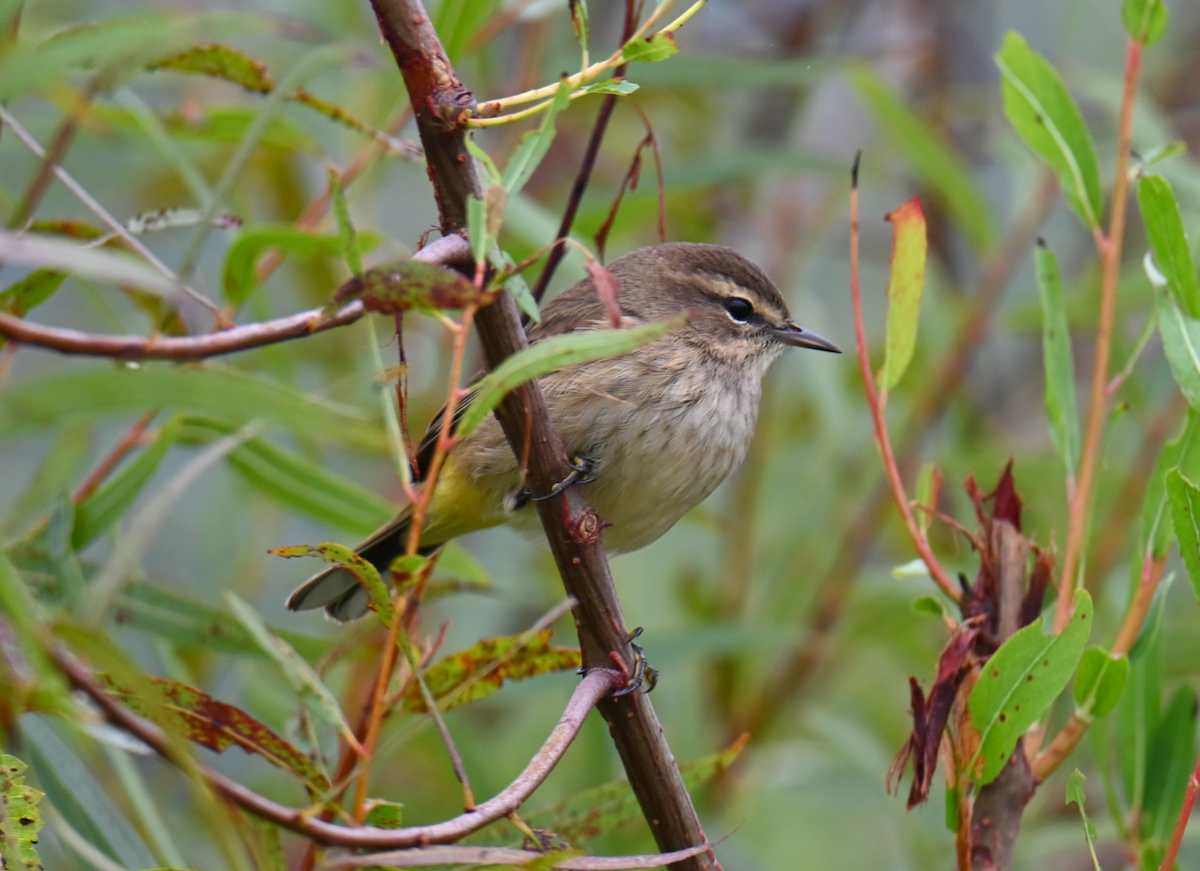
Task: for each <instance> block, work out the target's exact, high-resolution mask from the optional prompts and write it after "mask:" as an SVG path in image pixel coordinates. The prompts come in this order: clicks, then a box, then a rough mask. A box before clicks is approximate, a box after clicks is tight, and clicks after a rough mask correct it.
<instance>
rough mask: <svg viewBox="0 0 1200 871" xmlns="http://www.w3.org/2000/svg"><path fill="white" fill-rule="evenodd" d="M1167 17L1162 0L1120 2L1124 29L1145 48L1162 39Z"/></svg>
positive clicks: (1127, 0) (1165, 5)
mask: <svg viewBox="0 0 1200 871" xmlns="http://www.w3.org/2000/svg"><path fill="white" fill-rule="evenodd" d="M1168 18H1170V15H1169V13H1168V12H1167V4H1165V3H1163V2H1162V0H1124V2H1123V3H1122V4H1121V21H1122V22H1124V24H1125V29H1126V30H1127V31H1129V35H1130V36H1132V37H1133V38H1134V39H1135V40H1137V41H1138V42H1140V43H1141V44H1142V45H1143V46H1144V47H1146V48H1149V47H1150V46H1152V45H1154V43H1156V42H1158V41H1159V40H1160V39H1162V35H1163V33H1164V32H1165V31H1166V29H1167V20H1168Z"/></svg>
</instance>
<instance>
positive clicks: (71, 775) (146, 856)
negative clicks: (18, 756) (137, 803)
mask: <svg viewBox="0 0 1200 871" xmlns="http://www.w3.org/2000/svg"><path fill="white" fill-rule="evenodd" d="M19 723H20V728H21V734H22V736H23V737H24V739H25V741H24V746H25V747H26V748H27V749H26V751H25V752H27V753H28V759H29V764H30V766H31V767H32V768H33V770H34V771H35V772H36V773H37V778H38V784H39V785H40V786H41V787H42V789H44V790H45V791H46V799H47V801H48V802H49V803H50V805H51V806H53V808H54V809H55V810H56V811H58V812H59V813H60V814H62V815H63V817H65V818H66V820H67V822H68V823H70V824H71V827H72V828H73V829H75V831H76V832H78V833H79V834H80V835H82V836H83V837H84V838H85V839H86V840H87V841H88V842H89V843H90V844H91V845H92V846H94V847H95V848H96V849H98V850H99V851H100V852H102V853H104V854H105V855H106V856H108V858H110V859H112V860H113V861H114V862H116V863H118V864H119V865H121V866H122V867H124V868H153V867H154V866H155V864H156V863H155V862H154V859H153V858H152V857H151V854H150V849H149V848H148V847H147V846H146V844H145V842H144V841H143V840H142V839H141V837H140V836H139V835H138V833H137V831H136V830H135V829H134V828H133V826H131V825H130V824H129V821H128V820H127V819H125V817H124V816H123V815H122V814H121V812H120V810H119V809H118V808H119V806H118V805H117V804H116V803H115V802H114V801H113V800H112V798H110V797H109V795H108V793H107V792H105V791H104V788H103V787H102V786H101V785H100V783H99V782H98V781H97V780H96V779H95V777H93V776H92V773H91V771H89V770H88V767H87V766H86V765H85V764H84V762H83V760H82V759H80V758H79V756H78V755H77V754H76V753H75V751H74V750H73V749H72V748H71V746H70V745H69V744H67V742H66V741H64V740H63V739H62V738H61V737H60V736H59V734H58V732H57V731H56V730H55V728H54V727H53V726H52V725H51V722H50V721H49V720H47V719H46V718H45V717H43V716H41V715H38V714H23V715H22V716H21V718H20V720H19Z"/></svg>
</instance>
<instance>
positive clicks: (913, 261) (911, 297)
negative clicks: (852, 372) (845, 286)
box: [878, 197, 929, 399]
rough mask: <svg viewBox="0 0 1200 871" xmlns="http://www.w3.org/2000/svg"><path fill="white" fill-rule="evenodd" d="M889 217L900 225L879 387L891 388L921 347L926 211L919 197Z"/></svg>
mask: <svg viewBox="0 0 1200 871" xmlns="http://www.w3.org/2000/svg"><path fill="white" fill-rule="evenodd" d="M887 219H888V220H889V221H891V222H892V224H893V225H894V226H895V228H896V237H895V241H894V242H893V243H892V273H891V277H890V278H889V279H888V288H887V297H888V314H887V340H886V345H885V348H884V356H883V367H882V368H881V369H880V371H879V375H878V380H879V389H880V391H881V393H882V394H883V395H884V398H885V399H886V396H887V391H888V390H890V389H891V388H893V387H895V386H896V385H897V384H899V383H900V379H901V378H902V377H904V372H905V370H906V369H908V364H909V363H911V362H912V356H913V351H914V350H915V349H916V347H917V324H918V321H919V320H920V317H921V294H922V292H923V290H924V287H925V257H926V253H927V250H928V244H929V243H928V239H927V238H926V235H925V211H924V209H922V208H921V201H920V200H918V199H917V198H916V197H913V198H912V199H911V200H909V201H908V202H906V203H905V204H904V205H902V206H900V207H899V208H898V209H894V210H893V211H891V212H890V213H889V214H888V216H887Z"/></svg>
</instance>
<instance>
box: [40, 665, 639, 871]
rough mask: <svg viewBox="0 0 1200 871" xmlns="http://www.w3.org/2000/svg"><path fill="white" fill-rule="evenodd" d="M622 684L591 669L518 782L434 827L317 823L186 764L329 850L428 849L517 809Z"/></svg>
mask: <svg viewBox="0 0 1200 871" xmlns="http://www.w3.org/2000/svg"><path fill="white" fill-rule="evenodd" d="M49 652H50V655H51V656H52V657H53V659H54V661H55V663H56V664H57V665H58V667H59V669H61V670H62V672H63V673H64V674H65V675H66V676H67V678H68V679H69V680H70V681H71V683H72V684H74V685H75V686H76V687H77V688H79V689H81V690H82V691H83V692H84V693H86V694H87V695H88V696H89V697H90V698H91V699H92V701H94V702H95V703H96V704H97V705H98V706H99V707H100V709H101V710H102V711H103V712H104V715H105V716H106V717H107V718H108V719H109V721H111V722H112V723H115V724H116V725H118V726H120V727H121V728H123V729H125V730H127V731H128V732H129V733H130V734H132V735H134V736H135V737H137V738H139V739H141V740H142V741H144V742H145V743H146V744H148V745H150V746H151V747H152V748H154V750H155V752H157V753H159V754H160V755H162V756H163V757H165V758H167V759H170V760H171V761H173V762H181V760H180V759H179V756H178V750H177V748H176V747H175V744H174V740H173V739H172V738H171V737H170V736H168V735H167V734H166V733H165V732H164V731H163V730H162V729H160V728H159V727H158V726H156V725H154V724H153V723H151V722H149V721H147V720H143V719H142V718H141V717H139V716H137V715H136V714H134V713H133V712H132V711H130V710H129V709H128V708H126V707H124V706H123V705H122V704H121V703H120V702H119V701H117V700H116V699H115V698H114V697H113V696H111V695H109V694H108V693H106V692H105V691H104V690H103V689H102V688H101V687H100V685H99V684H98V683H97V682H96V679H95V677H94V676H93V675H92V673H91V671H90V670H89V669H88V667H87V666H85V665H84V664H83V663H81V662H79V661H78V660H77V659H75V658H74V657H73V656H72V655H71V654H69V653H67V652H65V651H64V650H62V649H61V648H51V649H50V651H49ZM620 683H621V675H620V674H619V673H618V672H616V671H613V670H611V669H594V670H592V671H591V672H589V673H588V674H587V676H586V677H585V678H584V679H583V680H582V681H581V682H580V684H579V686H578V687H576V688H575V692H574V693H573V694H572V695H571V700H570V701H569V702H568V703H567V707H566V709H565V710H564V711H563V714H562V717H561V718H559V721H558V725H556V726H555V727H554V731H553V732H551V733H550V737H549V738H547V739H546V742H545V743H544V744H543V745H542V747H541V749H540V750H538V752H537V754H536V755H535V756H534V757H533V759H532V760H530V762H529V765H527V766H526V768H525V770H524V771H523V772H521V774H520V776H519V777H517V779H516V780H514V781H513V782H512V783H511V784H509V785H508V787H507V788H506V789H504V790H503V791H502V792H500V793H498V794H497V795H496V796H495V797H493V798H491V799H489V800H487V801H485V802H483V803H482V804H480V805H479V806H478V807H477V808H476V809H475V810H473V811H471V812H469V813H465V814H460V815H459V816H457V817H454V818H453V819H450V820H446V821H445V822H441V823H435V824H433V825H430V826H412V827H409V828H404V829H379V828H375V827H373V826H356V827H354V828H348V827H346V826H339V825H335V824H334V823H329V822H325V821H324V820H320V819H316V818H315V817H313V816H312V815H311V814H310V813H309V811H308V810H307V809H297V808H291V807H287V806H286V805H282V804H278V803H276V802H273V801H271V800H270V799H268V798H264V797H263V796H261V795H259V794H258V793H256V792H253V791H251V790H249V789H247V788H246V787H244V786H242V785H241V784H240V783H236V782H235V781H232V780H230V779H228V778H227V777H225V776H224V775H222V774H219V773H217V772H215V771H213V770H211V769H209V768H206V767H204V766H202V765H197V764H196V763H195V762H194V761H191V760H188V761H186V762H185V763H184V764H185V765H186V767H187V768H189V769H190V770H194V771H196V772H198V773H199V774H200V775H201V776H202V777H203V778H204V779H205V780H206V781H208V783H209V785H210V786H212V788H213V789H215V790H216V791H217V792H218V793H219V794H220V795H221V796H223V797H224V798H225V799H227V800H229V801H231V802H233V803H234V804H236V805H238V806H239V807H241V808H242V809H244V810H247V811H249V812H250V813H252V814H255V815H256V816H259V817H262V818H263V819H265V820H269V821H270V822H272V823H275V824H276V825H278V826H282V827H284V828H286V829H290V830H291V831H293V832H297V833H299V834H302V835H306V836H307V837H309V838H312V839H313V840H314V841H318V842H319V843H322V844H325V845H327V846H337V847H353V848H357V849H371V850H394V849H399V848H403V847H421V846H425V845H427V844H445V843H450V842H453V841H457V840H459V839H460V838H463V837H466V836H467V835H469V834H471V833H472V832H477V831H479V830H480V829H482V828H483V827H484V826H487V825H490V824H491V823H494V822H495V821H497V820H499V819H502V818H504V817H506V816H508V815H509V814H511V813H512V812H514V811H515V810H517V808H519V807H520V806H521V804H522V803H523V802H524V801H525V800H526V799H527V798H529V796H531V795H532V794H533V792H534V790H536V789H537V788H538V787H539V786H540V785H541V784H542V782H543V781H544V780H545V779H546V778H547V777H548V776H549V774H550V772H551V771H553V770H554V766H555V765H557V764H558V760H559V759H561V758H562V756H563V754H564V753H566V751H567V748H568V747H569V746H571V742H572V741H574V740H575V736H576V735H577V734H579V729H580V727H582V726H583V721H584V720H585V719H586V718H587V715H588V713H589V712H590V711H591V709H592V708H593V707H595V706H596V703H597V701H599V700H600V699H602V698H605V697H606V696H608V695H609V694H611V693H612V692H613V691H614V690H615V689H616V688H617V687H619V686H620Z"/></svg>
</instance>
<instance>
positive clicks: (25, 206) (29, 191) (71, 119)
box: [8, 74, 107, 229]
mask: <svg viewBox="0 0 1200 871" xmlns="http://www.w3.org/2000/svg"><path fill="white" fill-rule="evenodd" d="M105 78H107V77H106V76H104V75H103V74H99V75H95V76H92V78H91V80H90V81H89V82H88V85H87V87H86V88H85V89H84V91H83V93H82V94H80V95H78V96H77V98H76V99H75V100H74V101H73V102H72V105H71V107H70V110H69V111H68V112H67V117H66V118H64V119H63V121H62V123H61V124H59V126H58V130H56V131H55V132H54V136H53V137H52V138H51V140H50V148H49V149H48V150H47V151H46V153H45V154H44V155H42V162H41V165H40V166H38V169H37V173H36V174H35V175H34V177H33V180H32V181H31V182H30V183H29V186H28V187H27V188H26V189H25V195H24V196H23V197H21V202H20V203H18V204H17V207H16V208H15V209H14V210H13V213H12V215H11V216H10V217H9V219H8V226H9V227H11V228H14V229H19V228H21V227H24V226H25V223H26V222H27V221H28V220H29V219H30V218H31V217H33V213H34V212H35V211H36V210H37V207H38V205H39V204H40V203H41V202H42V197H44V196H45V195H46V190H47V189H48V188H49V187H50V180H51V179H52V178H53V177H54V168H55V167H56V166H58V165H59V164H60V163H61V162H62V159H63V158H64V157H65V156H66V154H67V151H68V150H69V149H70V147H71V143H72V142H74V141H75V134H76V133H78V132H79V122H80V121H81V120H83V115H84V113H85V112H86V111H87V108H88V106H90V105H91V102H92V100H93V98H95V96H96V92H97V91H98V90H100V88H101V87H102V85H103V84H106V83H105V82H103V79H105Z"/></svg>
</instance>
